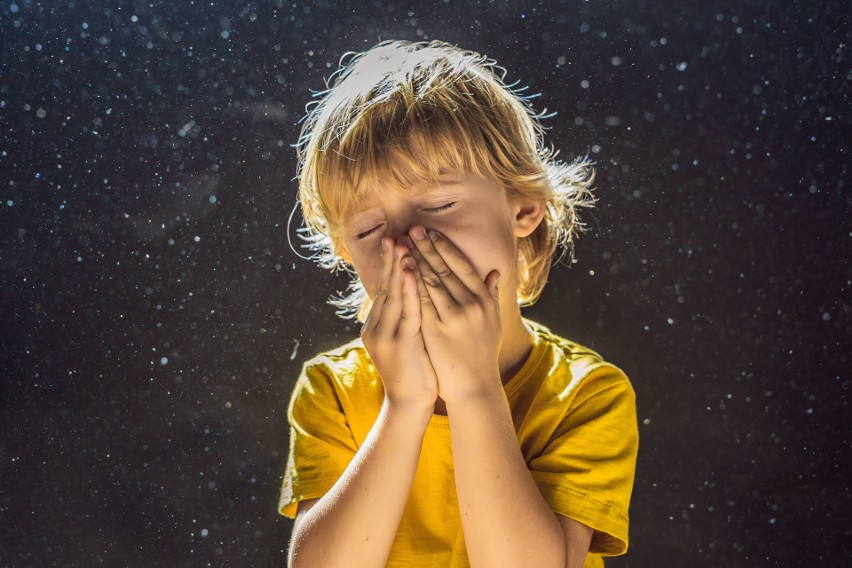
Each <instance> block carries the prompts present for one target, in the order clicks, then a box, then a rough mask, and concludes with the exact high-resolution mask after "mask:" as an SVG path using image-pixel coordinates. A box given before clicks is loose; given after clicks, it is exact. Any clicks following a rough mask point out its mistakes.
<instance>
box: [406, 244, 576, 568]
mask: <svg viewBox="0 0 852 568" xmlns="http://www.w3.org/2000/svg"><path fill="white" fill-rule="evenodd" d="M420 235H421V238H420V239H418V238H417V236H418V235H417V233H414V232H413V233H412V236H414V237H415V240H414V242H415V246H416V249H412V257H413V258H414V260H415V261H416V268H417V276H418V278H417V285H418V293H419V295H420V304H421V312H422V319H423V323H422V327H423V335H424V340H425V342H426V349H427V352H428V353H429V356H430V359H431V360H432V364H433V367H434V368H435V371H436V373H437V376H438V388H439V395H440V396H441V397H442V398H443V399H444V400H445V401H446V402H447V414H448V415H449V420H450V425H451V436H452V446H453V460H454V464H455V477H456V490H457V492H458V498H459V508H460V511H461V518H462V527H463V530H464V535H465V543H466V545H467V550H468V556H469V559H470V562H471V565H473V566H489V567H492V566H495V567H499V566H527V565H529V566H553V567H559V568H564V567H565V566H570V567H572V568H573V567H575V566H582V564H583V562H584V560H585V557H586V553H587V551H588V548H589V543H590V541H591V534H592V529H591V528H589V527H587V526H585V525H583V524H581V523H578V522H576V521H573V520H571V519H568V518H565V517H560V516H558V515H556V514H555V513H554V512H553V511H552V510H551V509H550V507H549V506H548V504H547V503H546V502H545V500H544V498H543V497H542V495H541V492H540V491H539V490H538V487H537V486H536V485H535V482H534V481H533V479H532V476H531V475H530V472H529V469H528V468H527V465H526V462H525V460H524V457H523V455H522V454H521V450H520V447H519V446H518V441H517V434H516V433H515V429H514V426H513V423H512V417H511V413H510V409H509V405H508V401H507V400H506V396H505V393H504V391H503V385H502V381H501V379H500V371H499V368H498V364H497V360H498V353H499V351H500V342H501V326H500V316H499V303H498V302H499V300H498V298H499V295H498V291H497V283H498V280H499V274H497V273H496V271H492V272H491V273H489V274H488V275H487V276H486V277H485V281H484V282H483V281H482V280H481V279H480V276H479V275H478V274H477V273H476V271H475V269H473V267H472V266H471V265H470V263H469V261H468V260H467V259H466V258H465V257H464V255H463V254H462V253H461V252H460V251H459V250H458V249H457V248H455V247H454V246H453V245H452V243H450V242H449V241H448V239H446V238H443V237H442V236H441V235H436V236H435V237H433V239H434V243H433V242H432V240H430V239H427V238H422V232H421V233H420Z"/></svg>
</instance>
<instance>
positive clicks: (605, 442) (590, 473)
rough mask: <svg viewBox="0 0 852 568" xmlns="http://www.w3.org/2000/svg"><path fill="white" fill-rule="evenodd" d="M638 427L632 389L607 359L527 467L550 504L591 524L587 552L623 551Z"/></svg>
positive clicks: (585, 381)
mask: <svg viewBox="0 0 852 568" xmlns="http://www.w3.org/2000/svg"><path fill="white" fill-rule="evenodd" d="M638 447H639V432H638V426H637V421H636V395H635V393H634V391H633V387H632V386H631V384H630V381H629V380H628V378H627V376H626V375H624V373H623V372H622V371H621V370H620V369H618V368H617V367H614V366H612V365H608V364H605V365H602V366H599V367H597V368H596V369H594V370H592V371H591V372H590V373H589V375H588V376H586V377H585V378H584V379H583V380H582V382H581V383H580V385H579V387H578V390H577V393H576V395H575V396H574V399H573V402H572V403H571V405H570V406H569V408H568V411H567V412H566V414H565V415H564V417H563V418H562V420H561V422H560V423H559V425H558V427H557V428H556V430H555V431H554V433H553V435H552V436H551V438H550V440H549V441H548V443H547V444H546V446H545V448H544V451H543V452H542V453H541V455H539V456H537V457H535V458H534V459H532V460H531V461H530V464H529V466H530V471H531V473H532V476H533V479H534V480H535V482H536V485H538V488H539V490H540V491H541V493H542V495H543V496H544V498H545V500H546V501H547V502H548V504H549V505H550V506H551V509H552V510H553V511H554V512H556V513H559V514H560V515H564V516H566V517H569V518H572V519H575V520H577V521H579V522H581V523H583V524H585V525H588V526H590V527H592V528H593V529H594V533H593V534H592V542H591V545H590V548H589V552H591V553H597V554H601V555H604V556H615V555H619V554H624V553H625V552H626V551H627V543H628V507H629V504H630V495H631V493H632V491H633V480H634V476H635V471H636V455H637V451H638Z"/></svg>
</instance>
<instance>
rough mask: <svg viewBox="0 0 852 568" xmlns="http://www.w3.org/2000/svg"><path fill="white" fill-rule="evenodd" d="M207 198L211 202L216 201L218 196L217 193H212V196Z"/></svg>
mask: <svg viewBox="0 0 852 568" xmlns="http://www.w3.org/2000/svg"><path fill="white" fill-rule="evenodd" d="M207 200H208V201H209V202H210V203H216V196H215V195H211V196H210V197H209V198H208V199H207Z"/></svg>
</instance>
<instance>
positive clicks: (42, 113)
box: [36, 107, 47, 118]
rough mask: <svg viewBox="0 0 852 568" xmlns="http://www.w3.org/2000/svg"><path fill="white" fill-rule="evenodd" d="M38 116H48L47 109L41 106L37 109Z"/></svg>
mask: <svg viewBox="0 0 852 568" xmlns="http://www.w3.org/2000/svg"><path fill="white" fill-rule="evenodd" d="M36 116H37V117H39V118H44V117H45V116H47V111H46V110H44V109H43V108H41V107H39V108H38V110H36Z"/></svg>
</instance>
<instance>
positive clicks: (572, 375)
mask: <svg viewBox="0 0 852 568" xmlns="http://www.w3.org/2000/svg"><path fill="white" fill-rule="evenodd" d="M526 323H527V324H528V325H529V326H530V327H531V328H532V329H533V331H534V332H535V334H536V344H538V345H540V346H541V347H542V348H543V349H541V352H542V353H543V355H544V356H545V357H547V364H548V371H547V383H548V386H549V387H550V389H552V390H553V391H556V392H559V393H560V394H562V395H563V396H567V395H570V398H571V399H573V400H574V402H575V403H577V402H580V400H582V399H585V398H587V397H590V396H594V395H599V394H603V393H604V392H605V391H609V394H613V395H615V394H617V393H620V392H626V393H629V394H630V395H632V394H634V393H633V386H632V384H631V382H630V379H629V378H628V377H627V374H626V373H625V372H624V371H623V370H622V369H621V368H620V367H618V366H617V365H615V364H613V363H610V362H609V361H607V360H605V359H604V358H603V356H602V355H601V354H600V353H598V352H597V351H595V350H594V349H591V348H589V347H586V346H585V345H582V344H580V343H577V342H576V341H572V340H570V339H566V338H565V337H562V336H560V335H558V334H556V333H553V332H552V331H551V330H550V329H549V328H547V327H545V326H543V325H541V324H539V323H537V322H534V321H531V320H526Z"/></svg>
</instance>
